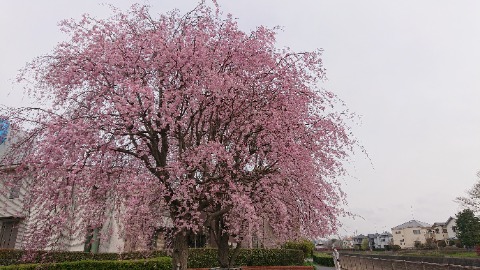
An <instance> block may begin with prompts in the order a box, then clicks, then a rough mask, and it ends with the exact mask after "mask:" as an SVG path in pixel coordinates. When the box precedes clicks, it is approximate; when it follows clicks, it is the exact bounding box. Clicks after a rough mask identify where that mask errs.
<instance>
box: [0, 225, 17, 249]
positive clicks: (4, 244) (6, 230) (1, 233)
mask: <svg viewBox="0 0 480 270" xmlns="http://www.w3.org/2000/svg"><path fill="white" fill-rule="evenodd" d="M19 225H20V222H19V220H3V221H2V222H1V228H0V249H2V248H9V249H10V248H15V243H16V242H17V233H18V227H19Z"/></svg>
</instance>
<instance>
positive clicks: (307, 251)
mask: <svg viewBox="0 0 480 270" xmlns="http://www.w3.org/2000/svg"><path fill="white" fill-rule="evenodd" d="M282 247H283V248H285V249H299V250H301V251H303V254H304V255H305V257H307V258H310V257H312V255H313V250H314V249H315V245H314V244H313V242H312V241H309V240H300V241H295V242H286V243H285V244H283V246H282Z"/></svg>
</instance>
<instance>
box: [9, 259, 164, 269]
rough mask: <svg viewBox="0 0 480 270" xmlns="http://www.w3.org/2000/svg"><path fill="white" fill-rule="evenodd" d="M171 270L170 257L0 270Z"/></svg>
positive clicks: (29, 266)
mask: <svg viewBox="0 0 480 270" xmlns="http://www.w3.org/2000/svg"><path fill="white" fill-rule="evenodd" d="M33 269H45V270H74V269H78V270H97V269H98V270H110V269H118V270H130V269H131V270H143V269H156V270H170V269H172V259H171V258H169V257H160V258H154V259H146V260H109V261H94V260H89V261H74V262H61V263H50V264H19V265H10V266H0V270H33Z"/></svg>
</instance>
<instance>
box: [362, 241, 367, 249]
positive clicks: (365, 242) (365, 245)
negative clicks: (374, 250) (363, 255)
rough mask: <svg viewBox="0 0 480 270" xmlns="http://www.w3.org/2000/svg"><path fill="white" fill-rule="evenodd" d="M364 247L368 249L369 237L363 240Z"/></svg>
mask: <svg viewBox="0 0 480 270" xmlns="http://www.w3.org/2000/svg"><path fill="white" fill-rule="evenodd" d="M362 249H363V250H367V249H368V238H364V239H363V240H362Z"/></svg>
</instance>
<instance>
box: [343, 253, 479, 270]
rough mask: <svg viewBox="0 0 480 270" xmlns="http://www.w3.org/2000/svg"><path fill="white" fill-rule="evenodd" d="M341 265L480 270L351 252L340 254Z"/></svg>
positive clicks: (355, 269) (350, 268)
mask: <svg viewBox="0 0 480 270" xmlns="http://www.w3.org/2000/svg"><path fill="white" fill-rule="evenodd" d="M340 265H341V269H342V270H466V269H470V270H480V267H476V266H462V265H453V264H441V263H432V262H422V261H406V260H395V259H383V258H373V257H366V256H354V255H349V254H341V255H340Z"/></svg>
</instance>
